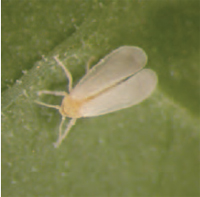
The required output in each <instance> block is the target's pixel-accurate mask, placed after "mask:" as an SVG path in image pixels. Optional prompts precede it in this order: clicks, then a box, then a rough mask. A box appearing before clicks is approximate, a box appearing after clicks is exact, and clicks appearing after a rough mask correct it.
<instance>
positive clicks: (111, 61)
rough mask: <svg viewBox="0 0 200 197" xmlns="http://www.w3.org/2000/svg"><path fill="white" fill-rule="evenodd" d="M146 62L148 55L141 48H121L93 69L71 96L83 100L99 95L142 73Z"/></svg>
mask: <svg viewBox="0 0 200 197" xmlns="http://www.w3.org/2000/svg"><path fill="white" fill-rule="evenodd" d="M146 62H147V55H146V54H145V52H144V51H143V50H142V49H141V48H138V47H133V46H123V47H120V48H118V49H116V50H114V51H113V52H111V53H110V54H109V55H107V56H106V57H105V58H104V59H102V60H101V61H100V62H99V63H98V64H97V65H95V66H94V67H93V68H91V69H90V70H89V72H88V73H87V74H86V75H85V76H84V77H83V78H82V79H81V80H80V81H79V83H78V84H77V85H76V86H75V88H74V89H73V90H72V91H71V93H70V95H71V97H72V98H73V99H78V100H82V99H86V98H89V97H91V96H94V95H96V94H99V93H100V92H102V91H104V90H105V89H107V88H109V87H111V86H113V85H114V84H116V83H118V82H120V81H122V80H123V79H125V78H127V77H129V76H131V75H133V74H135V73H137V72H138V71H140V70H141V69H142V68H143V67H144V66H145V64H146Z"/></svg>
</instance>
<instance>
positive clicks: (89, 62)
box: [86, 56, 95, 74]
mask: <svg viewBox="0 0 200 197" xmlns="http://www.w3.org/2000/svg"><path fill="white" fill-rule="evenodd" d="M94 60H95V57H94V56H92V57H91V58H90V59H89V60H88V62H87V64H86V74H87V73H88V71H89V70H90V67H91V64H92V62H93V61H94Z"/></svg>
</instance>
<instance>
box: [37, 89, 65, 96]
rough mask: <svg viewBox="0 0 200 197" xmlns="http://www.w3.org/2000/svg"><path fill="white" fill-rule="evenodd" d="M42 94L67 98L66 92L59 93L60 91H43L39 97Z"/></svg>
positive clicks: (39, 93)
mask: <svg viewBox="0 0 200 197" xmlns="http://www.w3.org/2000/svg"><path fill="white" fill-rule="evenodd" d="M41 94H51V95H54V96H66V95H67V93H66V92H64V91H63V92H59V91H49V90H41V91H39V92H38V95H39V96H40V95H41Z"/></svg>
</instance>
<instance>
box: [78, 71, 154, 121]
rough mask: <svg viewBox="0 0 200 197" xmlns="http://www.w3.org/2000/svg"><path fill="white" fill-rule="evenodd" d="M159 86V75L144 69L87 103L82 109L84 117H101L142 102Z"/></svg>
mask: <svg viewBox="0 0 200 197" xmlns="http://www.w3.org/2000/svg"><path fill="white" fill-rule="evenodd" d="M156 84H157V75H156V73H155V72H154V71H152V70H151V69H143V70H141V71H140V72H138V73H137V74H135V75H133V76H131V77H130V78H128V79H127V80H125V81H122V82H121V83H119V84H117V85H116V86H114V87H111V88H110V89H108V90H106V91H105V92H102V93H101V94H99V95H97V96H96V97H94V98H93V99H91V100H89V101H87V102H85V103H84V104H83V105H82V107H81V108H80V112H81V114H82V116H83V117H90V116H99V115H103V114H107V113H110V112H114V111H117V110H120V109H123V108H127V107H130V106H132V105H135V104H138V103H140V102H142V101H143V100H144V99H146V98H147V97H149V96H150V94H151V93H152V92H153V90H154V89H155V87H156Z"/></svg>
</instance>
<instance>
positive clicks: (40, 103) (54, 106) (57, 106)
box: [34, 101, 60, 110]
mask: <svg viewBox="0 0 200 197" xmlns="http://www.w3.org/2000/svg"><path fill="white" fill-rule="evenodd" d="M34 102H35V103H37V104H39V105H42V106H45V107H50V108H54V109H58V110H59V109H60V106H59V105H50V104H46V103H43V102H40V101H34Z"/></svg>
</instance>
